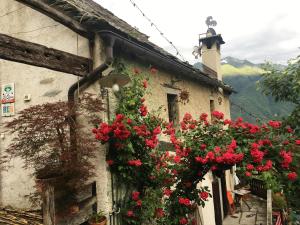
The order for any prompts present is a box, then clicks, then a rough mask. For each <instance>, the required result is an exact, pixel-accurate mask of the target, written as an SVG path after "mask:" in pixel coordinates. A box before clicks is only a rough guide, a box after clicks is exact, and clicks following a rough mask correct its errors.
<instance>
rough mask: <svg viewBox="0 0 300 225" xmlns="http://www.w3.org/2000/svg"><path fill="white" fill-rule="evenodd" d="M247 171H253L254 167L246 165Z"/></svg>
mask: <svg viewBox="0 0 300 225" xmlns="http://www.w3.org/2000/svg"><path fill="white" fill-rule="evenodd" d="M246 168H247V170H254V166H253V165H252V164H247V166H246Z"/></svg>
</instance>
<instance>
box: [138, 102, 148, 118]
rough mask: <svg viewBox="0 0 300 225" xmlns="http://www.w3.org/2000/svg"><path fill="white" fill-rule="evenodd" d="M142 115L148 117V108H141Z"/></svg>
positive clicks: (143, 106) (142, 106)
mask: <svg viewBox="0 0 300 225" xmlns="http://www.w3.org/2000/svg"><path fill="white" fill-rule="evenodd" d="M140 113H141V116H146V115H147V113H148V109H147V106H145V105H141V107H140Z"/></svg>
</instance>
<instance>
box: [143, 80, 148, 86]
mask: <svg viewBox="0 0 300 225" xmlns="http://www.w3.org/2000/svg"><path fill="white" fill-rule="evenodd" d="M143 87H144V88H147V87H148V82H147V80H144V81H143Z"/></svg>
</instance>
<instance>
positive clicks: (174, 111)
mask: <svg viewBox="0 0 300 225" xmlns="http://www.w3.org/2000/svg"><path fill="white" fill-rule="evenodd" d="M167 100H168V113H169V122H173V124H177V123H178V104H177V102H178V101H177V95H175V94H167Z"/></svg>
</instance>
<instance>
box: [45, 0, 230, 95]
mask: <svg viewBox="0 0 300 225" xmlns="http://www.w3.org/2000/svg"><path fill="white" fill-rule="evenodd" d="M41 1H43V2H44V3H46V4H48V5H49V6H51V7H53V8H55V9H56V10H58V11H60V12H63V13H64V14H65V15H68V16H69V17H71V18H72V19H74V20H76V21H78V22H79V23H80V24H82V25H83V26H85V27H86V28H87V29H89V30H92V31H93V32H97V30H98V31H100V30H103V29H107V28H110V29H114V30H115V31H119V32H120V33H122V34H123V35H126V36H127V37H128V38H129V39H131V40H137V41H138V42H140V43H143V44H144V45H145V46H146V47H147V48H148V49H151V50H154V51H156V52H158V53H160V54H162V55H164V56H167V57H168V58H169V59H170V60H173V61H176V62H179V63H181V64H185V66H188V67H190V68H191V69H193V70H196V72H197V74H198V76H206V77H209V78H210V79H213V80H215V81H214V82H215V83H216V84H217V86H220V87H223V88H224V87H225V89H227V91H229V92H232V88H231V87H230V86H228V85H225V84H224V83H223V82H222V81H219V80H217V79H216V78H213V77H211V76H209V75H210V74H207V72H209V70H206V71H205V70H204V71H201V70H198V69H195V68H194V67H193V66H192V65H190V64H189V63H188V62H183V61H181V60H179V59H178V58H177V57H175V56H173V55H172V54H170V53H168V52H166V51H165V50H164V49H162V48H160V47H159V46H157V45H155V44H153V43H152V42H150V41H149V39H148V38H149V37H148V36H147V35H145V34H143V33H141V32H140V31H138V30H137V29H136V28H134V27H132V26H131V25H129V24H128V23H127V22H125V21H124V20H122V19H120V18H118V17H117V16H115V15H114V14H113V13H112V12H110V11H109V10H107V9H105V8H103V7H102V6H101V5H99V4H97V3H96V2H94V1H93V0H41ZM209 73H210V72H209ZM213 75H214V74H213Z"/></svg>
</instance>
